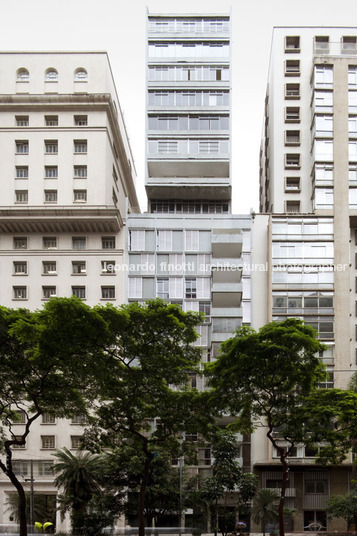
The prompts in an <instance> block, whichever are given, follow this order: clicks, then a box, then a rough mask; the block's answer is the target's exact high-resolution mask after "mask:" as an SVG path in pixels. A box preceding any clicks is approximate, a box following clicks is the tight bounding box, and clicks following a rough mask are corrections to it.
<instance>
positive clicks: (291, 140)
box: [285, 130, 300, 145]
mask: <svg viewBox="0 0 357 536" xmlns="http://www.w3.org/2000/svg"><path fill="white" fill-rule="evenodd" d="M285 145H300V130H286V131H285Z"/></svg>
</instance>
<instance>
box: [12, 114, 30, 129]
mask: <svg viewBox="0 0 357 536" xmlns="http://www.w3.org/2000/svg"><path fill="white" fill-rule="evenodd" d="M15 119H16V126H17V127H28V126H29V116H28V115H16V116H15Z"/></svg>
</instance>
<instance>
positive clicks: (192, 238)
mask: <svg viewBox="0 0 357 536" xmlns="http://www.w3.org/2000/svg"><path fill="white" fill-rule="evenodd" d="M199 238H200V234H199V231H186V250H187V251H198V250H199Z"/></svg>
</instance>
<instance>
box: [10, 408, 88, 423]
mask: <svg viewBox="0 0 357 536" xmlns="http://www.w3.org/2000/svg"><path fill="white" fill-rule="evenodd" d="M13 413H15V414H16V419H13V422H12V424H25V423H26V414H25V412H24V411H23V410H15V411H13ZM41 419H42V424H56V417H54V416H53V415H50V414H49V413H43V414H42V417H41ZM86 422H87V417H86V415H85V413H75V414H74V415H73V417H72V419H71V424H86Z"/></svg>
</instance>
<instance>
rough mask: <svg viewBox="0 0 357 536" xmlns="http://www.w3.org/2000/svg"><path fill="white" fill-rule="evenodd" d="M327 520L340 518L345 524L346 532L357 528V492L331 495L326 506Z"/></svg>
mask: <svg viewBox="0 0 357 536" xmlns="http://www.w3.org/2000/svg"><path fill="white" fill-rule="evenodd" d="M326 512H327V515H328V517H329V518H333V517H342V518H343V519H344V520H345V521H346V522H347V530H351V525H352V524H353V525H354V530H356V527H357V490H356V489H354V490H353V491H351V492H349V493H346V495H333V496H332V497H331V498H330V499H329V501H328V503H327V506H326Z"/></svg>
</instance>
